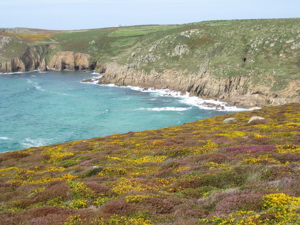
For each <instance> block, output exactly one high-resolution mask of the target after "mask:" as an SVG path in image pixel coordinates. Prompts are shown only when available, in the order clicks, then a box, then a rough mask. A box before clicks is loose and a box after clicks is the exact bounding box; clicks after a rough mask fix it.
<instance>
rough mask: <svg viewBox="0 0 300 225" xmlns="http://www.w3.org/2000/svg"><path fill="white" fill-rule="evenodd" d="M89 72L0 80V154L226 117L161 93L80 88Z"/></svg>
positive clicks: (11, 76) (90, 86) (3, 77)
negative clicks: (216, 116)
mask: <svg viewBox="0 0 300 225" xmlns="http://www.w3.org/2000/svg"><path fill="white" fill-rule="evenodd" d="M92 76H93V75H92V74H91V73H90V72H88V73H87V72H48V73H38V72H32V73H24V74H2V75H0V94H1V97H0V152H6V151H11V150H18V149H23V148H28V147H31V146H42V145H48V144H55V143H60V142H68V141H73V140H80V139H87V138H92V137H98V136H106V135H110V134H115V133H126V132H129V131H142V130H150V129H157V128H162V127H167V126H175V125H179V124H182V123H186V122H191V121H195V120H200V119H204V118H208V117H212V116H215V115H220V114H226V113H228V111H215V110H205V109H201V108H199V107H196V106H193V105H190V104H188V103H186V102H187V101H186V102H184V101H183V99H182V98H180V97H170V96H163V95H162V93H161V92H143V91H138V90H133V89H131V88H124V87H114V86H100V85H95V84H90V83H81V80H83V79H85V78H89V77H92Z"/></svg>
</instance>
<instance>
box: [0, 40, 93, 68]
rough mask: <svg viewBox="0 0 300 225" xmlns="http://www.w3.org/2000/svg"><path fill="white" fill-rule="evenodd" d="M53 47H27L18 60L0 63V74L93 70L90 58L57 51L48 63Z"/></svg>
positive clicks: (84, 55)
mask: <svg viewBox="0 0 300 225" xmlns="http://www.w3.org/2000/svg"><path fill="white" fill-rule="evenodd" d="M53 48H54V47H53V45H41V46H32V47H28V48H27V49H26V50H25V52H24V53H23V54H22V55H21V57H20V58H13V59H11V60H10V61H6V62H1V61H0V73H12V72H26V71H34V70H39V71H46V70H56V71H60V70H94V69H95V67H96V65H97V63H96V62H92V63H91V62H90V59H91V56H89V55H88V54H84V53H75V52H71V51H59V52H57V53H56V54H55V55H54V56H53V57H52V58H51V59H50V61H49V62H48V61H47V57H48V54H49V52H50V49H53Z"/></svg>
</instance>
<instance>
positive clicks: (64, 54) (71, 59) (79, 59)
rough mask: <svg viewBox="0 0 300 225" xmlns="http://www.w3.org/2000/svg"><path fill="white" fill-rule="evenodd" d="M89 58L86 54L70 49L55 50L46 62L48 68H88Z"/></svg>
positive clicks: (89, 65) (89, 67)
mask: <svg viewBox="0 0 300 225" xmlns="http://www.w3.org/2000/svg"><path fill="white" fill-rule="evenodd" d="M90 58H91V56H89V55H88V54H84V53H75V52H71V51H60V52H57V53H56V54H55V55H54V56H53V57H52V59H51V60H50V62H49V64H48V69H50V70H58V71H60V70H90V69H91V66H92V65H91V64H90Z"/></svg>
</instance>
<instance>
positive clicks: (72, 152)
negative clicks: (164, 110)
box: [0, 103, 300, 225]
mask: <svg viewBox="0 0 300 225" xmlns="http://www.w3.org/2000/svg"><path fill="white" fill-rule="evenodd" d="M299 107H300V104H296V103H295V104H288V105H283V106H277V107H266V108H263V109H261V110H255V111H248V112H241V113H233V114H229V115H223V116H217V117H214V118H210V119H206V120H202V121H196V122H193V123H188V124H183V125H181V126H176V127H167V128H164V129H159V130H150V131H144V132H129V133H127V134H118V135H112V136H108V137H99V138H93V139H89V140H81V141H74V142H70V143H64V144H57V145H51V146H44V147H38V148H29V149H25V150H21V151H14V152H8V153H2V154H0V190H1V194H0V217H1V221H2V222H3V223H4V224H6V225H10V224H14V225H17V224H22V225H27V224H28V225H29V224H49V225H50V224H51V225H55V224H64V225H75V224H76V225H86V224H87V225H89V224H95V225H96V224H107V225H108V224H137V225H145V224H170V225H171V224H174V225H181V224H191V225H193V224H233V225H234V224H242V225H248V224H269V225H271V224H272V225H273V224H299V223H300V220H299V218H300V211H299V209H300V188H299V187H300V179H299V177H300V176H299V175H300V163H299V162H300V147H299V144H300V135H299V131H300V114H299ZM253 116H263V117H264V118H265V119H262V120H254V121H252V122H250V123H249V120H250V118H251V117H253ZM229 117H231V118H232V117H233V118H235V119H236V122H234V123H224V122H223V121H224V119H226V118H229Z"/></svg>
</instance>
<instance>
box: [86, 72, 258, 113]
mask: <svg viewBox="0 0 300 225" xmlns="http://www.w3.org/2000/svg"><path fill="white" fill-rule="evenodd" d="M92 74H94V75H99V76H93V77H91V78H88V79H85V80H82V81H81V82H83V83H91V84H96V85H101V86H110V87H114V86H115V87H120V88H130V89H132V90H134V91H140V92H153V93H154V92H156V93H160V94H161V96H169V97H176V98H182V100H181V102H183V103H185V104H187V105H191V106H196V107H199V108H201V109H205V110H216V111H228V112H231V111H232V112H239V111H251V110H256V109H261V107H252V108H239V107H237V106H230V105H229V104H228V103H227V102H223V101H219V100H213V99H203V98H200V97H197V96H190V93H189V92H186V93H185V94H183V93H182V92H180V91H173V90H170V89H167V88H166V89H157V88H154V87H149V88H145V87H139V86H131V85H125V86H122V85H116V84H113V83H111V84H100V83H99V79H100V78H101V77H102V76H103V75H101V74H100V73H96V72H93V73H92Z"/></svg>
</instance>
